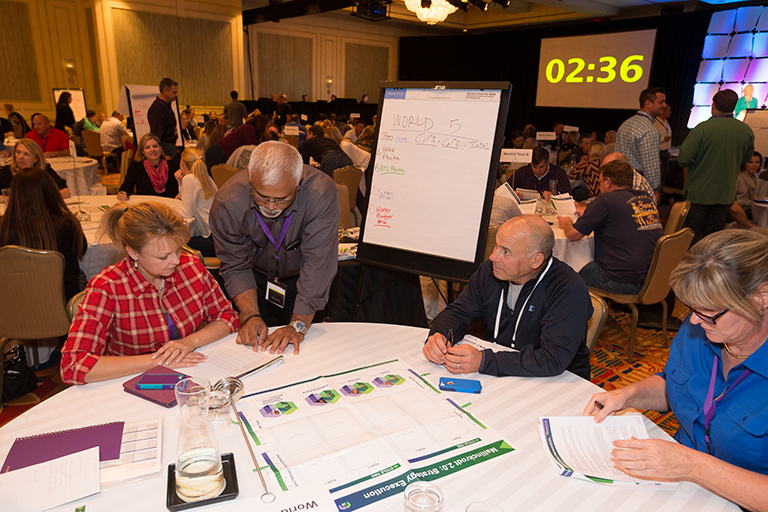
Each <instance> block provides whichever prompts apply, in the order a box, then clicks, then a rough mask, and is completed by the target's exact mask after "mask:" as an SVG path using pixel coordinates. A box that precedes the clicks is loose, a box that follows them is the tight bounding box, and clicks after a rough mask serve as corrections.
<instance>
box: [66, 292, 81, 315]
mask: <svg viewBox="0 0 768 512" xmlns="http://www.w3.org/2000/svg"><path fill="white" fill-rule="evenodd" d="M84 298H85V290H83V291H81V292H79V293H77V294H76V295H75V296H74V297H72V298H71V299H69V302H67V316H68V317H69V321H70V322H71V321H72V319H73V318H75V315H76V314H77V311H78V310H79V308H80V303H81V302H83V299H84Z"/></svg>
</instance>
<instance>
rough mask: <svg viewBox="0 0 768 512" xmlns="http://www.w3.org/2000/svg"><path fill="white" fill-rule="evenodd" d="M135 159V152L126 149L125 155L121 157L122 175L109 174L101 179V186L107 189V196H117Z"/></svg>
mask: <svg viewBox="0 0 768 512" xmlns="http://www.w3.org/2000/svg"><path fill="white" fill-rule="evenodd" d="M132 159H133V150H130V149H126V150H125V151H123V154H122V155H120V173H119V174H115V173H112V174H107V175H106V176H103V177H102V178H101V184H102V185H104V186H105V187H106V188H107V194H112V195H114V194H117V192H118V190H120V186H121V185H122V184H123V181H125V174H126V173H127V172H128V166H129V165H131V160H132Z"/></svg>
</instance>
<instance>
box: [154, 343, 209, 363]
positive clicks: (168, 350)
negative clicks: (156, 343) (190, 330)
mask: <svg viewBox="0 0 768 512" xmlns="http://www.w3.org/2000/svg"><path fill="white" fill-rule="evenodd" d="M195 348H196V347H195V344H194V343H193V342H192V341H190V340H188V339H187V338H182V339H180V340H171V341H169V342H168V343H166V344H165V345H163V346H162V347H160V350H158V351H157V352H155V353H154V354H152V359H154V360H155V361H157V364H158V366H167V367H169V368H184V367H188V366H197V365H198V364H200V363H203V362H205V360H206V357H205V355H204V354H201V353H199V352H195Z"/></svg>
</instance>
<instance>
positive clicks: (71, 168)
mask: <svg viewBox="0 0 768 512" xmlns="http://www.w3.org/2000/svg"><path fill="white" fill-rule="evenodd" d="M47 161H48V163H49V164H51V167H52V168H53V170H54V171H56V173H57V174H58V175H59V176H61V177H62V178H63V179H65V180H67V186H68V187H69V192H70V194H72V197H77V195H78V194H79V195H82V196H95V195H106V194H107V189H106V188H105V187H104V186H103V185H102V184H101V177H100V176H99V163H98V162H97V161H96V160H94V159H93V158H87V157H82V156H78V157H75V158H72V157H69V156H58V157H55V158H48V159H47Z"/></svg>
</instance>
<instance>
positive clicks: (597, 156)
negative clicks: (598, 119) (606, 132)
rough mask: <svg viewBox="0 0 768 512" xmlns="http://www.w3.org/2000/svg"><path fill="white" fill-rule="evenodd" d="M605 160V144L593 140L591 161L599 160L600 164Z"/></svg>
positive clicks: (590, 146) (590, 149) (590, 153)
mask: <svg viewBox="0 0 768 512" xmlns="http://www.w3.org/2000/svg"><path fill="white" fill-rule="evenodd" d="M603 158H605V144H603V143H602V142H600V141H599V140H593V141H592V143H591V144H590V145H589V159H590V160H597V163H598V164H599V163H600V162H602V161H603Z"/></svg>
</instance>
